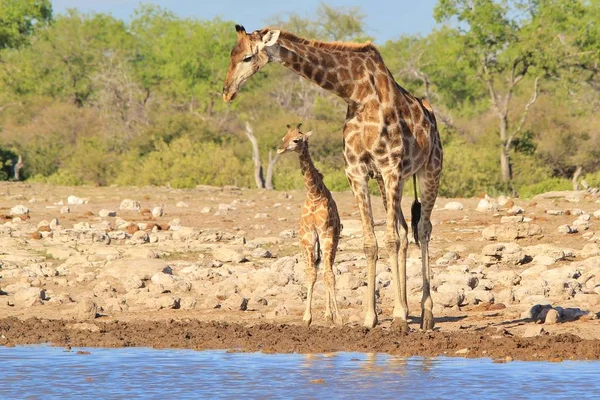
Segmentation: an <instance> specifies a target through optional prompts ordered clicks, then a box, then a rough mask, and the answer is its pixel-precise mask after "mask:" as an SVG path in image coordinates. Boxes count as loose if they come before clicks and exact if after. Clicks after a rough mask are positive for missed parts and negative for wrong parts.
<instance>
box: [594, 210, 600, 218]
mask: <svg viewBox="0 0 600 400" xmlns="http://www.w3.org/2000/svg"><path fill="white" fill-rule="evenodd" d="M593 215H594V217H596V218H600V210H596V211H594V214H593Z"/></svg>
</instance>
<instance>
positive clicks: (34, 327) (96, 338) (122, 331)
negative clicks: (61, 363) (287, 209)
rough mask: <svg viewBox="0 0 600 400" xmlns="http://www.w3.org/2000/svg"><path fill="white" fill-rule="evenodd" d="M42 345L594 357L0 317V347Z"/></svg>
mask: <svg viewBox="0 0 600 400" xmlns="http://www.w3.org/2000/svg"><path fill="white" fill-rule="evenodd" d="M41 343H48V344H51V345H54V346H65V347H67V346H72V347H152V348H187V349H194V350H215V349H226V350H234V351H248V352H265V353H328V352H337V351H348V352H367V353H374V352H377V353H388V354H394V355H400V356H425V357H435V356H452V357H469V358H475V357H485V358H491V359H493V360H495V361H499V362H504V361H511V360H526V361H562V360H599V359H600V340H597V339H593V340H585V339H581V338H579V337H578V336H575V335H572V334H558V335H542V336H537V337H533V338H523V337H519V336H515V335H512V334H510V333H509V332H508V331H506V330H504V329H494V328H485V329H481V330H478V331H433V332H422V331H412V332H410V333H408V334H405V335H403V334H401V333H400V332H397V331H395V330H393V329H391V328H385V327H377V328H375V329H372V330H367V329H364V328H360V327H349V326H345V327H341V328H337V327H323V326H313V327H311V328H306V327H304V326H301V325H295V324H270V323H258V324H250V325H242V324H237V323H227V322H217V321H212V322H202V321H195V320H189V321H176V320H167V321H131V322H124V321H112V322H87V323H76V322H73V321H64V320H47V319H39V318H28V319H26V320H20V319H18V318H15V317H9V318H3V319H1V320H0V345H3V346H16V345H31V344H41Z"/></svg>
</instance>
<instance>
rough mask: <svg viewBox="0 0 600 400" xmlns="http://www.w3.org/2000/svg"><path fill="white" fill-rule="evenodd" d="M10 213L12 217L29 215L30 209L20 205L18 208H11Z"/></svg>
mask: <svg viewBox="0 0 600 400" xmlns="http://www.w3.org/2000/svg"><path fill="white" fill-rule="evenodd" d="M10 213H11V214H12V215H26V214H29V208H27V207H25V206H24V205H21V204H19V205H18V206H14V207H13V208H11V209H10Z"/></svg>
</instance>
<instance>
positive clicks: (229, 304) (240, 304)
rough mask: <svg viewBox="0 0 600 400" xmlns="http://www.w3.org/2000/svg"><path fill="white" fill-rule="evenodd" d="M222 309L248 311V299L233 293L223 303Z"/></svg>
mask: <svg viewBox="0 0 600 400" xmlns="http://www.w3.org/2000/svg"><path fill="white" fill-rule="evenodd" d="M221 308H222V309H225V310H231V311H246V310H247V309H248V298H246V297H243V296H241V295H240V294H239V293H232V294H231V295H230V296H229V297H228V298H227V300H225V301H224V302H222V303H221Z"/></svg>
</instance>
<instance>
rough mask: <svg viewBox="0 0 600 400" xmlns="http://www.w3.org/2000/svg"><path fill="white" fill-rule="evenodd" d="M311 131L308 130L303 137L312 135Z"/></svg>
mask: <svg viewBox="0 0 600 400" xmlns="http://www.w3.org/2000/svg"><path fill="white" fill-rule="evenodd" d="M312 134H313V132H312V131H308V132H306V133H305V134H304V137H306V138H308V137H309V136H310V135H312Z"/></svg>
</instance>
